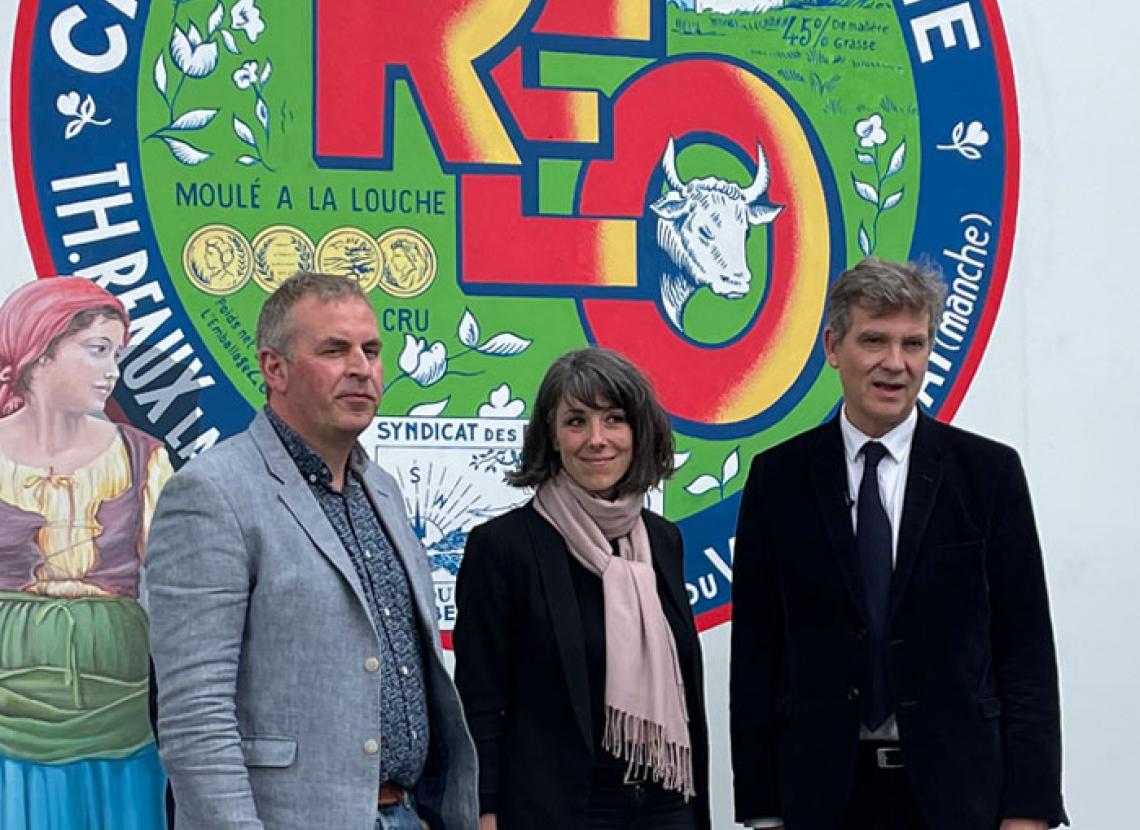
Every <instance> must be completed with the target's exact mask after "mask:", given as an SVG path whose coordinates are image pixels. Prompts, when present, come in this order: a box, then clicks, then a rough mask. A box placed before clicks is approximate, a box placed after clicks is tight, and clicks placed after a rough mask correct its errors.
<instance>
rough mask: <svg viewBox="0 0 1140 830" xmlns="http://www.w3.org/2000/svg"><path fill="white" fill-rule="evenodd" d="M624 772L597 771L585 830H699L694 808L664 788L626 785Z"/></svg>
mask: <svg viewBox="0 0 1140 830" xmlns="http://www.w3.org/2000/svg"><path fill="white" fill-rule="evenodd" d="M623 778H624V770H623V769H622V768H620V767H616V766H614V765H612V764H607V763H604V762H603V763H602V764H599V768H598V769H596V770H595V772H594V776H593V781H592V783H591V787H590V803H589V806H588V807H587V808H586V816H585V818H584V819H583V821H582V830H696V827H697V820H696V818H695V816H694V815H693V808H692V807H691V806H689V805H688V804H686V803H685V800H684V799H683V798H682V797H681V795H680V793H675V792H671V791H668V790H664V789H662V788H661V785H659V784H654V783H651V782H646V783H643V784H625V783H623Z"/></svg>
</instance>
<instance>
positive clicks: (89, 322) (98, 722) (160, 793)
mask: <svg viewBox="0 0 1140 830" xmlns="http://www.w3.org/2000/svg"><path fill="white" fill-rule="evenodd" d="M127 323H128V319H127V314H126V311H125V310H124V308H123V306H122V304H121V303H119V301H118V300H117V299H115V297H114V296H112V295H111V294H109V293H108V292H107V291H105V290H104V289H102V288H99V287H98V286H96V285H95V284H94V283H91V282H88V281H87V280H85V279H80V278H77V277H58V278H49V279H40V280H35V281H33V282H31V283H28V284H25V285H23V286H21V287H20V288H19V289H17V290H16V291H15V292H13V293H12V295H11V296H9V297H8V299H7V300H6V301H5V302H4V304H3V305H2V306H0V528H2V532H0V827H3V828H4V830H112V828H113V830H160V828H165V826H166V821H165V814H164V806H163V804H164V790H165V776H164V775H163V772H162V768H161V766H160V764H159V761H158V754H157V751H156V749H155V744H154V735H153V734H152V732H151V726H150V719H149V714H148V691H149V688H148V684H149V661H148V654H147V625H146V617H145V615H144V613H143V610H142V608H141V607H140V605H139V602H138V598H139V565H140V564H141V561H142V556H143V551H144V549H145V548H144V542H145V538H146V531H147V528H148V526H149V524H150V518H151V515H152V513H153V510H154V503H155V500H156V498H157V496H158V492H159V490H160V489H161V487H162V485H163V484H164V483H165V481H166V479H167V478H168V477H169V475H170V473H171V469H170V462H169V461H168V459H167V457H166V452H165V450H164V449H163V448H162V447H161V446H160V445H159V444H158V442H156V441H155V440H154V439H153V438H151V437H149V436H147V435H145V434H144V433H142V432H139V431H138V430H135V429H133V428H131V427H129V426H124V425H120V424H115V423H112V422H110V421H108V420H106V419H105V418H103V417H102V412H103V407H104V405H105V404H106V402H107V398H108V397H109V396H110V394H111V391H112V389H113V388H114V385H115V382H116V381H117V380H118V377H119V370H118V367H117V365H116V359H117V357H118V354H119V352H120V350H121V349H122V348H123V346H125V345H126V342H127Z"/></svg>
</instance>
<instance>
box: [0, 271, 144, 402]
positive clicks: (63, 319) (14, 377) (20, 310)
mask: <svg viewBox="0 0 1140 830" xmlns="http://www.w3.org/2000/svg"><path fill="white" fill-rule="evenodd" d="M99 306H112V307H113V308H114V309H115V311H116V313H117V314H118V315H119V316H120V317H121V318H122V320H123V324H124V325H126V324H127V322H128V321H129V319H130V318H129V317H127V310H126V309H125V308H123V304H122V303H121V302H119V300H118V299H117V298H116V297H115V295H114V294H112V293H111V292H109V291H107V290H106V289H105V288H100V287H99V286H98V285H96V284H95V283H93V282H90V281H88V280H86V279H83V278H82V277H48V278H46V279H38V280H32V281H31V282H28V283H25V284H24V285H21V286H20V287H19V288H17V289H16V290H15V291H13V292H12V293H11V294H10V295H9V296H8V299H6V300H5V301H4V304H3V305H0V418H3V417H6V416H8V415H11V414H12V413H13V412H15V411H17V410H18V409H20V408H21V407H23V405H24V398H23V396H22V395H20V394H18V393H17V391H16V386H17V384H18V383H19V380H20V374H21V373H22V372H23V371H24V369H25V368H27V367H28V366H30V365H31V364H32V363H34V362H35V361H37V360H38V359H39V358H40V356H41V355H43V353H44V352H46V351H47V348H48V346H49V345H51V341H52V340H54V339H55V338H56V337H58V336H59V335H60V334H61V333H62V332H63V331H64V329H66V328H67V326H68V324H69V323H70V322H71V318H72V317H74V316H75V315H76V314H78V313H79V312H81V311H83V310H85V309H88V308H98V307H99ZM122 345H124V346H125V345H127V334H126V332H124V333H123V343H122Z"/></svg>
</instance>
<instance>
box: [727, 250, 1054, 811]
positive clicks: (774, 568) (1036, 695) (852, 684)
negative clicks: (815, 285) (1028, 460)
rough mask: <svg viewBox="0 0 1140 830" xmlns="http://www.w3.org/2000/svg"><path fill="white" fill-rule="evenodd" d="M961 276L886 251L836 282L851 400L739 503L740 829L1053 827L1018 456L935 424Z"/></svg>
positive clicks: (785, 449) (734, 708) (1050, 724)
mask: <svg viewBox="0 0 1140 830" xmlns="http://www.w3.org/2000/svg"><path fill="white" fill-rule="evenodd" d="M944 297H945V287H944V285H943V283H942V281H941V280H940V279H939V278H938V277H937V276H935V275H933V274H931V273H929V272H928V271H925V270H924V269H922V268H920V267H918V266H916V265H913V264H910V263H905V264H898V263H890V262H885V261H881V260H877V259H867V260H864V261H863V262H861V263H860V264H858V265H857V266H855V267H854V268H852V269H850V270H849V271H847V272H845V273H844V274H842V275H841V276H840V278H839V280H837V281H836V283H835V285H834V286H833V288H832V291H831V297H830V308H829V314H828V325H827V330H826V331H825V332H824V346H825V350H826V353H827V359H828V363H829V364H830V365H831V366H832V367H834V368H835V369H837V370H838V371H839V377H840V381H841V382H842V385H843V394H844V404H843V407H842V409H841V411H840V412H839V414H838V415H837V416H836V417H835V418H833V419H831V420H830V421H829V422H828V423H826V424H823V425H822V426H820V427H817V428H815V429H813V430H810V431H809V432H806V433H804V434H802V435H800V436H797V437H796V438H793V439H791V440H790V441H787V442H785V443H783V444H781V445H779V446H777V447H774V448H772V449H770V450H768V451H766V452H764V453H761V454H760V455H758V456H757V457H756V458H755V460H754V461H753V463H752V470H751V473H750V475H749V478H748V484H747V486H746V487H745V490H744V494H743V498H742V500H741V505H740V523H739V527H738V529H737V536H736V548H735V560H734V573H733V630H732V678H731V683H730V696H731V697H730V700H731V703H730V708H731V732H732V760H733V773H734V778H735V790H736V816H737V820H738V821H740V822H741V823H744V824H746V825H747V826H750V827H783V826H785V825H786V827H787V830H997V828H999V827H1000V828H1001V830H1045V828H1048V827H1051V826H1055V825H1057V824H1058V823H1067V817H1066V815H1065V811H1064V807H1063V804H1062V799H1061V791H1060V775H1061V772H1060V767H1061V737H1060V712H1059V704H1058V697H1059V695H1058V689H1057V668H1056V657H1055V654H1054V648H1053V633H1052V626H1051V624H1050V619H1049V607H1048V600H1047V597H1046V588H1045V576H1044V570H1043V567H1042V561H1041V550H1040V546H1039V544H1038V539H1037V531H1036V528H1035V526H1034V520H1033V513H1032V508H1031V506H1030V501H1029V491H1028V487H1027V485H1026V481H1025V475H1024V473H1023V471H1022V467H1021V462H1020V460H1019V458H1018V455H1017V453H1016V452H1015V451H1014V450H1013V449H1011V448H1009V447H1006V446H1003V445H1001V444H998V443H996V442H993V441H990V440H988V439H985V438H982V437H980V436H977V435H973V434H971V433H968V432H964V431H962V430H959V429H955V428H953V427H950V426H946V425H944V424H940V423H937V422H936V421H934V420H932V419H930V418H928V417H926V416H925V415H922V414H921V413H919V412H918V411H917V410H916V407H915V401H916V399H917V397H918V393H919V390H920V388H921V386H922V382H923V379H924V376H925V372H926V366H927V361H928V359H929V357H930V349H931V345H932V342H933V337H934V334H935V331H936V328H937V324H938V320H939V317H940V313H941V309H942V303H943V299H944Z"/></svg>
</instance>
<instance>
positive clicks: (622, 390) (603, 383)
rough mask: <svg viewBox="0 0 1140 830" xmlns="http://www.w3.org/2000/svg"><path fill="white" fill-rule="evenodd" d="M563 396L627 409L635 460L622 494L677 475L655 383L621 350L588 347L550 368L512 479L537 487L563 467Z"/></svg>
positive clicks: (666, 418) (621, 485)
mask: <svg viewBox="0 0 1140 830" xmlns="http://www.w3.org/2000/svg"><path fill="white" fill-rule="evenodd" d="M563 399H567V400H573V401H577V402H578V403H581V404H585V405H586V406H589V407H592V408H594V409H604V408H607V407H618V408H620V409H621V410H623V411H624V412H625V417H626V420H627V421H628V422H629V425H630V427H631V428H632V430H633V460H632V461H631V462H630V465H629V470H628V472H626V474H625V477H624V478H622V480H621V481H619V482H618V485H617V492H618V495H625V494H627V493H644V492H645V491H646V490H648V489H649V488H650V487H653V486H654V485H656V484H659V483H660V482H661V481H662V480H663V479H666V478H668V477H669V476H671V475H672V474H673V431H672V429H670V427H669V416H668V415H666V414H665V410H664V409H662V408H661V404H660V403H658V402H657V395H656V394H654V392H653V387H652V386H650V385H649V381H647V380H646V379H645V376H644V375H642V374H641V372H639V371H638V370H637V367H635V366H634V365H633V364H632V363H630V362H629V361H628V360H626V359H625V358H624V357H622V356H621V355H620V354H618V353H617V352H612V351H610V350H609V349H599V348H590V349H579V350H578V351H574V352H569V353H567V354H564V355H562V357H560V358H558V360H556V361H554V363H553V364H552V365H551V367H550V368H549V369H547V371H546V377H544V378H543V379H542V385H541V386H539V387H538V395H537V397H536V399H535V402H534V411H533V412H532V413H531V417H530V425H529V426H528V427H527V432H526V439H525V440H524V441H523V449H522V462H521V464H520V465H519V469H518V470H516V471H515V472H512V473H508V474H507V482H508V483H509V484H512V485H514V486H515V487H537V486H538V485H540V484H542V483H543V482H544V481H547V480H549V479H551V478H553V477H554V476H555V475H556V474H557V473H558V471H559V470H561V469H562V460H561V458H560V457H559V455H558V452H557V451H556V450H555V449H554V434H555V425H554V416H555V413H556V412H557V411H558V404H559V403H561V402H562V400H563Z"/></svg>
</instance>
